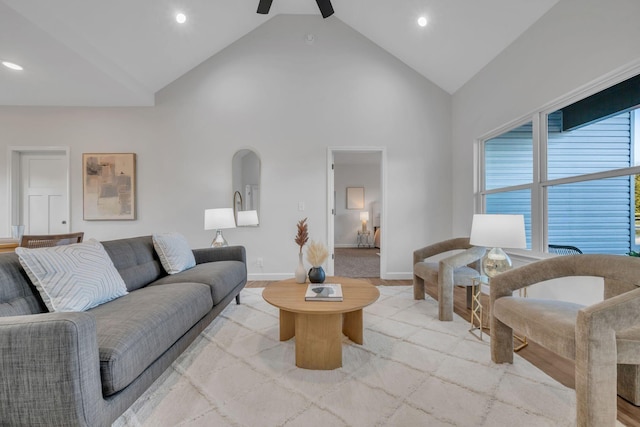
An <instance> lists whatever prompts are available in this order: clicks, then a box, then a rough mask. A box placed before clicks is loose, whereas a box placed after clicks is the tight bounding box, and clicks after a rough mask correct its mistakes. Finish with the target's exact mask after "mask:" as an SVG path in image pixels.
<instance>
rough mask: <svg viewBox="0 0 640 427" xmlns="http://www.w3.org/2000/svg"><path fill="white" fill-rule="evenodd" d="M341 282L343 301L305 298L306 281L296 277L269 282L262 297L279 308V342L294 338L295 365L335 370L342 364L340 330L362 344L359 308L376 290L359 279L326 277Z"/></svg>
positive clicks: (366, 304)
mask: <svg viewBox="0 0 640 427" xmlns="http://www.w3.org/2000/svg"><path fill="white" fill-rule="evenodd" d="M325 282H326V283H340V284H341V285H342V294H343V300H342V301H337V302H333V301H330V302H328V301H305V300H304V294H305V292H306V290H307V286H308V285H309V284H308V283H304V284H299V283H296V281H295V279H289V280H283V281H281V282H276V283H272V284H270V285H268V286H267V287H266V288H265V289H264V291H262V297H263V298H264V299H265V300H266V301H267V302H268V303H269V304H271V305H274V306H276V307H278V308H279V309H280V341H286V340H289V339H291V338H293V337H294V336H295V337H296V366H298V367H300V368H306V369H336V368H339V367H341V366H342V333H344V334H345V335H346V336H347V337H349V339H351V341H353V342H355V343H356V344H362V343H363V342H364V341H363V337H362V335H363V332H362V308H363V307H366V306H368V305H369V304H372V303H373V302H375V301H376V300H377V299H378V297H379V296H380V292H379V291H378V289H377V288H376V287H375V286H373V285H371V284H369V283H367V282H365V281H363V280H358V279H351V278H347V277H327V279H326V280H325Z"/></svg>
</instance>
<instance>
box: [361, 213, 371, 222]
mask: <svg viewBox="0 0 640 427" xmlns="http://www.w3.org/2000/svg"><path fill="white" fill-rule="evenodd" d="M360 221H369V212H360Z"/></svg>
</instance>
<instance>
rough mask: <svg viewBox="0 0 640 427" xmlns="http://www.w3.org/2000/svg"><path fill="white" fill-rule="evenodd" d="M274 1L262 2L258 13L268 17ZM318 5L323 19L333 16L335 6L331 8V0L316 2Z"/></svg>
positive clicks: (265, 0)
mask: <svg viewBox="0 0 640 427" xmlns="http://www.w3.org/2000/svg"><path fill="white" fill-rule="evenodd" d="M272 2H273V0H260V3H259V4H258V13H261V14H263V15H266V14H268V13H269V9H270V8H271V3H272ZM316 3H318V7H319V8H320V13H321V14H322V17H323V18H327V17H329V16H331V15H333V6H331V0H316Z"/></svg>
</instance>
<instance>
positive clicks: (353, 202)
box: [347, 187, 364, 209]
mask: <svg viewBox="0 0 640 427" xmlns="http://www.w3.org/2000/svg"><path fill="white" fill-rule="evenodd" d="M347 209H364V187H347Z"/></svg>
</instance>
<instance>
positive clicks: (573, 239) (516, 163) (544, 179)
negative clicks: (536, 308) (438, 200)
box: [479, 76, 640, 254]
mask: <svg viewBox="0 0 640 427" xmlns="http://www.w3.org/2000/svg"><path fill="white" fill-rule="evenodd" d="M639 106H640V76H636V77H634V78H631V79H629V80H627V81H625V82H622V83H620V84H618V85H615V86H612V87H611V88H608V89H605V90H603V91H601V92H598V93H596V94H595V95H591V96H589V97H587V98H585V99H583V100H581V101H578V102H575V103H573V104H570V105H567V106H565V107H562V108H559V109H555V110H552V111H550V112H548V113H545V112H543V111H541V112H538V113H536V114H534V115H533V117H532V119H531V120H530V121H528V122H526V123H524V124H520V125H517V126H515V127H512V128H511V129H508V130H507V131H504V132H501V133H499V134H498V135H496V136H491V137H489V138H487V139H485V140H484V141H482V146H481V147H482V149H481V164H480V171H481V175H480V176H481V180H480V191H479V195H480V201H481V209H480V210H481V211H482V212H486V213H518V214H524V216H525V225H526V231H527V246H528V247H529V248H531V249H534V250H539V251H541V250H545V249H546V245H547V244H554V245H569V246H576V247H578V248H579V249H580V250H582V252H583V253H612V254H625V253H628V252H630V251H636V250H638V248H639V247H640V246H639V245H640V188H638V187H639V186H638V185H637V184H639V183H640V178H639V176H640V175H639V174H640V166H639V165H640V153H638V150H640V108H638V107H639ZM536 165H540V167H539V168H538V170H536ZM534 213H535V214H534ZM636 218H638V219H637V220H636Z"/></svg>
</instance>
